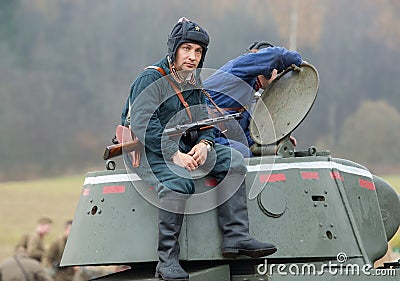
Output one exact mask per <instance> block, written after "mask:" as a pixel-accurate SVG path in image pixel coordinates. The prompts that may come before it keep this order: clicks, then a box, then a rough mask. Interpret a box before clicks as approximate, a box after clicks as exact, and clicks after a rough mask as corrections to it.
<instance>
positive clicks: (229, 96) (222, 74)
mask: <svg viewBox="0 0 400 281" xmlns="http://www.w3.org/2000/svg"><path fill="white" fill-rule="evenodd" d="M302 61H303V60H302V57H301V55H300V54H299V53H298V52H295V51H290V50H287V49H285V48H283V47H274V46H273V45H272V44H270V43H268V42H265V41H260V42H254V43H253V44H252V45H250V46H249V48H248V50H247V52H246V53H244V54H242V55H240V56H238V57H236V58H234V59H232V60H230V61H228V62H227V63H226V64H225V65H223V66H222V67H221V68H220V69H218V70H217V71H216V72H215V73H214V74H213V75H211V76H210V77H208V78H207V79H206V80H205V81H204V88H205V89H206V90H207V91H208V93H209V94H210V96H211V98H212V99H213V100H214V102H215V103H216V105H217V106H218V107H219V108H220V109H222V110H223V111H225V112H227V113H237V112H241V113H242V116H243V117H242V118H241V119H240V121H239V125H237V126H232V124H231V126H229V127H228V126H226V127H227V128H224V127H222V128H221V130H222V129H225V130H226V131H227V132H226V134H223V132H221V130H216V138H215V142H217V143H220V144H223V145H228V146H231V147H232V148H235V149H237V150H238V151H240V152H241V153H242V154H243V156H244V157H251V156H252V153H251V151H250V149H249V147H251V146H252V145H253V144H254V140H253V139H252V138H251V136H250V131H249V124H250V118H251V107H252V104H253V103H254V99H255V97H254V94H255V92H257V91H259V90H260V89H261V90H264V89H265V88H266V87H267V86H268V85H269V84H270V83H271V82H272V81H273V79H275V78H276V76H277V73H279V72H281V71H283V70H285V69H286V68H288V67H289V66H291V65H292V64H295V65H297V66H299V65H300V64H301V63H302ZM207 103H208V106H209V112H210V115H211V116H215V115H218V114H220V113H219V112H218V111H217V109H216V108H215V107H214V105H213V104H212V103H210V102H209V101H207ZM291 141H292V142H293V144H294V145H296V140H295V139H294V138H293V137H291Z"/></svg>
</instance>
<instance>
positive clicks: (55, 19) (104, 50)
mask: <svg viewBox="0 0 400 281" xmlns="http://www.w3.org/2000/svg"><path fill="white" fill-rule="evenodd" d="M0 4H1V8H0V98H1V100H0V147H1V149H0V159H1V160H0V180H2V181H4V180H15V179H28V178H39V177H48V176H56V175H62V174H66V173H68V174H71V173H80V172H83V171H86V170H89V169H95V168H101V169H102V168H103V167H104V161H103V160H102V155H103V151H104V148H105V146H106V145H108V144H110V140H111V138H112V136H113V135H114V131H115V126H116V125H117V124H118V122H119V120H120V114H121V110H122V107H123V105H124V103H125V100H126V97H127V95H128V93H129V88H130V85H131V83H132V81H133V80H134V79H135V77H136V75H137V74H138V73H139V72H140V71H141V70H142V69H143V68H145V67H146V66H148V65H150V64H153V63H155V62H158V61H159V60H160V59H161V58H162V57H163V56H165V55H166V52H167V46H166V42H167V35H168V34H169V33H170V31H171V29H172V27H173V25H174V24H175V23H176V21H177V20H178V19H179V18H180V17H182V16H185V17H187V18H189V19H191V20H194V21H196V22H198V23H199V24H200V25H201V26H202V27H204V28H205V29H206V30H207V31H208V33H209V35H210V38H211V41H210V45H209V51H208V52H207V56H206V59H205V63H204V67H206V68H219V67H220V66H222V65H223V64H224V63H225V62H226V61H227V60H229V59H232V58H234V57H236V56H238V55H240V54H241V53H242V52H243V51H244V50H245V49H246V48H247V46H249V45H250V44H251V43H252V42H253V41H261V40H266V41H269V42H271V43H272V44H274V45H278V46H284V47H286V48H291V49H296V50H297V51H298V52H300V53H301V54H302V56H303V59H304V60H306V61H308V62H309V63H311V64H313V65H314V66H315V67H316V68H317V69H318V72H319V75H320V86H319V94H318V97H317V100H316V103H315V104H314V107H313V108H312V110H311V111H310V113H309V115H308V116H307V118H306V119H305V121H304V122H303V123H302V124H301V125H300V126H299V128H297V129H296V130H295V132H294V134H293V135H294V136H295V137H296V138H297V140H298V150H301V149H306V148H308V147H309V146H311V145H315V146H317V148H319V149H329V150H330V151H331V152H332V155H333V156H334V157H342V158H346V159H349V160H353V161H356V162H359V163H360V164H363V165H366V166H367V167H369V168H370V170H372V171H373V172H375V173H395V172H398V171H400V168H399V167H400V161H399V159H400V148H399V144H400V141H399V139H400V95H399V92H400V90H399V88H400V67H399V66H400V48H399V47H398V46H399V44H400V28H399V26H400V19H399V17H398V15H400V2H399V1H396V0H352V1H348V0H284V1H283V0H281V1H272V0H264V1H261V0H247V1H229V0H219V1H200V0H197V1H193V0H184V1H177V0H170V1H157V0H146V1H135V0H118V1H117V0H109V1H106V0H103V1H100V0H85V1H76V0H75V1H74V0H58V1H56V0H0ZM294 98H295V97H294Z"/></svg>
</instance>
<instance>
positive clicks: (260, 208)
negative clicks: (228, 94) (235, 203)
mask: <svg viewBox="0 0 400 281" xmlns="http://www.w3.org/2000/svg"><path fill="white" fill-rule="evenodd" d="M317 89H318V73H317V71H316V69H315V68H314V67H313V66H310V65H303V66H301V67H300V68H299V69H293V68H292V69H290V70H288V71H286V72H285V73H283V74H282V75H280V77H278V79H276V81H274V82H273V83H272V84H271V86H270V88H269V89H268V93H269V95H268V96H267V95H264V94H263V96H261V98H260V100H259V101H258V102H257V104H256V107H255V111H254V112H255V118H254V123H253V124H252V135H253V137H254V139H255V140H256V142H257V145H256V146H255V147H253V148H252V149H254V151H256V154H257V156H256V157H253V158H249V159H247V160H246V161H247V162H246V164H247V169H248V173H247V175H246V183H247V188H248V190H247V192H248V209H249V220H250V232H251V234H252V235H253V236H254V237H255V238H256V239H258V240H260V241H270V242H272V243H273V244H275V245H277V247H278V251H277V252H276V253H275V254H273V255H271V256H268V258H267V259H264V258H261V259H249V258H246V257H244V256H239V257H238V258H235V259H227V258H223V257H222V255H221V242H222V236H221V233H220V230H219V228H218V223H217V213H216V210H215V209H212V210H209V211H204V212H199V211H196V210H198V209H196V208H197V205H196V204H198V201H195V200H194V201H193V202H192V203H190V202H189V206H192V212H191V214H188V215H186V216H185V219H184V225H183V230H182V231H181V235H180V245H181V251H180V260H181V261H182V264H183V266H184V267H185V269H186V270H187V271H188V272H189V274H190V280H209V281H210V280H211V281H213V280H215V281H217V280H218V281H224V280H259V281H261V280H291V279H292V280H345V279H346V280H349V279H350V280H393V281H394V280H398V278H399V276H400V268H399V264H398V263H393V264H390V265H387V266H386V268H384V269H373V268H372V265H373V263H374V262H375V261H376V260H378V259H379V258H381V257H382V256H383V255H384V254H385V253H386V251H387V245H388V244H387V242H388V241H389V240H390V239H391V238H392V237H393V235H394V234H395V232H396V231H397V229H398V228H399V224H400V201H399V196H398V194H397V193H396V192H395V191H394V189H393V188H392V187H391V186H390V185H389V184H388V183H387V182H385V181H384V180H383V179H381V178H379V177H377V176H375V175H373V174H371V172H370V171H369V170H368V169H367V168H365V167H363V166H361V165H359V164H357V163H354V162H352V161H349V160H345V159H339V158H334V157H332V155H331V154H330V152H329V151H319V150H318V149H316V148H315V147H310V148H309V149H307V150H306V151H295V148H294V147H293V144H292V143H291V142H290V139H289V135H290V133H291V132H292V131H293V130H294V129H295V128H296V127H297V126H298V124H300V123H301V122H302V121H303V120H304V118H305V116H306V115H307V114H308V112H309V110H310V108H311V106H312V104H313V103H314V100H315V98H316V94H317ZM278 92H279V95H278ZM293 92H296V93H300V95H299V96H301V97H303V98H299V99H298V100H296V101H290V102H289V101H287V99H288V98H287V97H288V95H289V94H290V93H293ZM264 97H265V98H264ZM267 97H268V98H267ZM282 99H284V103H285V105H282V102H281V103H279V100H281V101H282ZM271 104H274V106H273V107H272V106H271ZM273 108H275V109H276V110H275V111H274V109H273ZM288 108H289V109H290V110H286V111H285V110H284V109H288ZM278 111H279V114H284V116H277V114H278ZM261 116H264V117H265V116H268V118H261ZM282 118H284V122H281V123H279V122H278V121H277V120H278V119H279V120H281V119H282ZM265 120H267V121H265ZM270 124H272V125H273V126H274V127H275V131H276V133H275V136H274V137H271V132H270V127H269V125H270ZM272 135H274V134H273V133H272ZM119 161H120V162H118V163H117V167H124V165H123V163H122V161H121V159H120V160H119ZM108 167H111V168H113V166H112V165H111V166H108ZM215 185H216V184H215V180H214V179H213V178H210V177H208V176H204V177H199V178H198V179H196V194H199V195H201V194H202V193H206V192H207V191H209V190H211V189H213V188H215ZM156 201H157V194H156V193H155V191H154V189H153V187H151V186H148V185H147V184H146V183H145V182H143V181H142V180H141V179H140V178H139V177H138V176H137V175H136V174H133V173H129V172H127V170H126V169H110V170H105V171H98V172H90V173H88V174H87V176H86V178H85V181H84V184H83V188H82V193H81V196H80V199H79V202H78V206H77V209H76V213H75V217H74V220H73V221H74V223H73V226H72V230H71V233H70V235H69V238H68V241H67V245H66V248H65V251H64V254H63V258H62V261H61V266H81V265H121V264H124V265H129V266H130V267H131V269H129V270H127V271H124V272H119V273H115V274H112V275H107V276H104V277H101V278H99V279H97V280H124V281H125V280H126V281H128V280H159V279H157V278H154V277H153V276H154V269H155V265H156V262H157V241H158V225H157V207H155V206H154V204H153V202H156ZM189 201H190V199H189ZM189 209H190V208H189ZM396 267H397V268H396ZM382 270H385V271H382ZM383 273H384V274H383ZM152 278H154V279H152Z"/></svg>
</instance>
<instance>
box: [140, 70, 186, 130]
mask: <svg viewBox="0 0 400 281" xmlns="http://www.w3.org/2000/svg"><path fill="white" fill-rule="evenodd" d="M145 69H155V70H157V71H158V72H160V73H161V74H162V75H163V76H165V78H166V79H167V81H168V82H169V84H170V85H171V87H172V89H174V91H175V93H176V95H177V96H178V98H179V100H180V101H181V103H182V104H183V106H184V107H185V110H186V113H187V115H188V116H189V119H190V122H193V118H192V113H191V112H190V108H189V104H188V103H187V102H186V101H185V98H184V97H183V95H182V92H181V91H179V89H178V87H177V86H176V85H175V83H174V82H173V81H172V80H171V79H170V78H169V77H168V76H167V74H166V73H165V71H164V69H162V68H161V67H159V66H155V65H149V66H148V67H146V68H145Z"/></svg>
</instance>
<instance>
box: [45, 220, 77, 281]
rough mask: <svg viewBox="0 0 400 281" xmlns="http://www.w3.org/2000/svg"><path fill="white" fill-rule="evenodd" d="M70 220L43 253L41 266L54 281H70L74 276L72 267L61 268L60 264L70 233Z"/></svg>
mask: <svg viewBox="0 0 400 281" xmlns="http://www.w3.org/2000/svg"><path fill="white" fill-rule="evenodd" d="M71 226H72V220H68V221H66V222H65V226H64V232H63V234H62V235H60V236H58V237H57V238H56V239H55V240H54V241H53V242H52V243H51V244H50V247H49V248H48V249H47V250H46V251H45V253H44V255H43V259H42V263H43V265H44V266H45V267H46V268H47V269H48V271H49V272H50V275H51V276H52V277H53V278H54V280H55V281H72V280H73V278H74V274H75V269H74V267H61V268H60V262H61V258H62V255H63V253H64V248H65V244H66V243H67V239H68V235H69V233H70V231H71Z"/></svg>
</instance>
